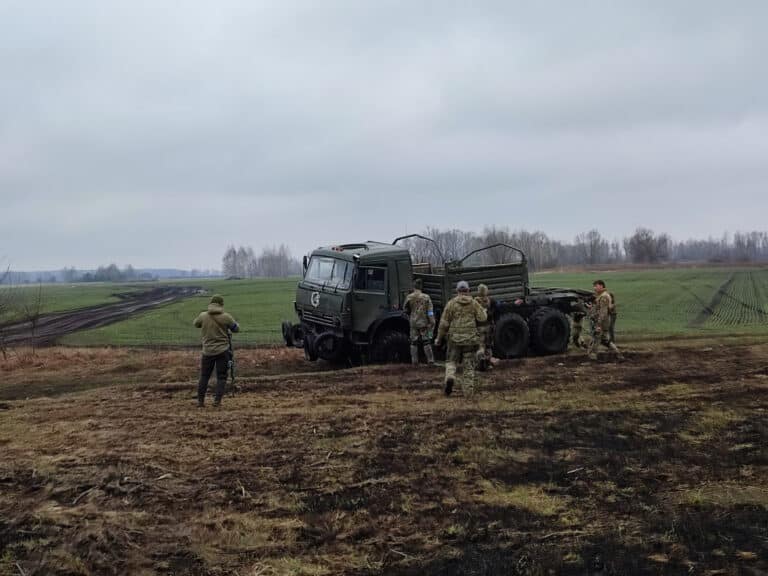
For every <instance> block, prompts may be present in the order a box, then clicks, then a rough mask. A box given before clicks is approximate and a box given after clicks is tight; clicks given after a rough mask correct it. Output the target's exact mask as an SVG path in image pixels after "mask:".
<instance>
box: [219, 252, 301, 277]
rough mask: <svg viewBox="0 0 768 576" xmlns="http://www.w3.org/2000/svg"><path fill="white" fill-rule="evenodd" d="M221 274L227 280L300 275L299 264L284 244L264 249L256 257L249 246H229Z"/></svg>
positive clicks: (222, 260)
mask: <svg viewBox="0 0 768 576" xmlns="http://www.w3.org/2000/svg"><path fill="white" fill-rule="evenodd" d="M221 273H222V275H223V276H225V277H227V278H285V277H287V276H296V275H299V274H301V262H300V261H299V260H298V259H297V258H294V257H293V256H291V251H290V250H289V249H288V247H287V246H285V245H284V244H281V245H280V246H277V247H267V248H264V249H263V250H262V251H261V253H260V254H259V255H258V256H257V255H256V253H255V252H254V251H253V248H251V247H250V246H240V247H238V248H235V247H234V246H229V247H228V248H227V250H226V252H224V257H223V258H222V259H221Z"/></svg>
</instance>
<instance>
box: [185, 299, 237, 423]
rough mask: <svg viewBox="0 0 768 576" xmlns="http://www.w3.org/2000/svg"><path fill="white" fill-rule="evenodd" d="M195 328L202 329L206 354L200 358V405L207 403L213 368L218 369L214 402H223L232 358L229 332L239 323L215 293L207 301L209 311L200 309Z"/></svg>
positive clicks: (216, 404)
mask: <svg viewBox="0 0 768 576" xmlns="http://www.w3.org/2000/svg"><path fill="white" fill-rule="evenodd" d="M193 324H194V325H195V328H200V329H201V334H202V340H203V356H202V358H201V360H200V381H199V382H198V384H197V407H198V408H202V407H203V405H204V403H205V392H206V391H207V390H208V380H210V378H211V373H212V372H213V369H214V367H215V368H216V393H215V396H214V400H213V405H214V406H216V407H218V406H220V405H221V397H222V396H224V386H225V385H226V383H227V368H228V366H227V363H228V361H229V337H228V331H232V332H239V331H240V326H239V325H238V324H237V322H235V319H234V318H232V316H230V315H229V314H227V313H226V312H224V298H222V297H221V296H219V295H218V294H216V295H215V296H213V297H212V298H211V303H210V304H208V311H207V312H201V313H200V314H199V315H198V316H197V318H195V321H194V322H193Z"/></svg>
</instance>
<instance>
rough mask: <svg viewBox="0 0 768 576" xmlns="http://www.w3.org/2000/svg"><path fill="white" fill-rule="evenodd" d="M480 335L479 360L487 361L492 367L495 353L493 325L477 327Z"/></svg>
mask: <svg viewBox="0 0 768 576" xmlns="http://www.w3.org/2000/svg"><path fill="white" fill-rule="evenodd" d="M477 331H478V333H479V334H480V347H479V348H478V350H477V358H478V360H480V359H485V361H486V363H487V364H488V365H490V363H491V356H492V353H493V326H492V325H491V324H485V325H480V326H478V327H477Z"/></svg>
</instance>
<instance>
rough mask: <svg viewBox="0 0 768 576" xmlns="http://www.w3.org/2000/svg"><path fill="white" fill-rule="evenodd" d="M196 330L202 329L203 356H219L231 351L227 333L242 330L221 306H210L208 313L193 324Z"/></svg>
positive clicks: (203, 314) (200, 315)
mask: <svg viewBox="0 0 768 576" xmlns="http://www.w3.org/2000/svg"><path fill="white" fill-rule="evenodd" d="M193 324H194V325H195V328H200V329H201V334H202V339H203V355H204V356H217V355H219V354H221V353H223V352H226V351H227V350H228V349H229V338H228V336H227V331H228V330H231V331H232V332H238V331H239V330H240V328H239V326H238V324H237V322H235V319H234V318H232V316H230V315H229V314H227V313H226V312H224V307H223V306H221V305H219V304H209V305H208V311H207V312H201V313H200V314H199V315H198V316H197V318H195V321H194V322H193Z"/></svg>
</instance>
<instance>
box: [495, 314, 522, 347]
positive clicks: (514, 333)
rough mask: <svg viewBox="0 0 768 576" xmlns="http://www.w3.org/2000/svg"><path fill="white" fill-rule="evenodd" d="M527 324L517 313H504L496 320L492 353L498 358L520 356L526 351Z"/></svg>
mask: <svg viewBox="0 0 768 576" xmlns="http://www.w3.org/2000/svg"><path fill="white" fill-rule="evenodd" d="M528 339H529V334H528V324H526V323H525V320H523V319H522V318H521V317H520V315H518V314H504V315H503V316H502V317H501V318H499V319H498V320H497V321H496V330H495V331H494V334H493V353H494V355H495V356H497V357H498V358H520V357H521V356H525V355H526V353H527V352H528Z"/></svg>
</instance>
